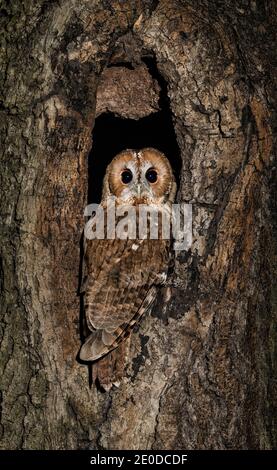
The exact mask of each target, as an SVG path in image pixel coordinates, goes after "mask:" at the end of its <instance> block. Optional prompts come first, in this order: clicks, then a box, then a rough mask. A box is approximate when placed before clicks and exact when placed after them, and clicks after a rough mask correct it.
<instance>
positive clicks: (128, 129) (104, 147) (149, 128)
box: [88, 57, 182, 203]
mask: <svg viewBox="0 0 277 470" xmlns="http://www.w3.org/2000/svg"><path fill="white" fill-rule="evenodd" d="M142 60H143V63H144V64H146V66H147V68H148V71H149V72H150V74H151V76H152V77H153V78H154V79H155V80H156V81H157V82H158V84H159V87H160V96H159V108H160V111H157V112H154V113H152V114H150V115H148V116H146V117H143V118H140V119H137V120H135V119H126V118H122V117H119V116H116V115H115V114H114V113H111V112H106V113H103V114H101V115H100V116H98V117H97V118H96V121H95V126H94V130H93V146H92V150H91V152H90V155H89V159H88V203H99V202H100V200H101V191H102V182H103V178H104V175H105V171H106V167H107V165H108V164H109V163H110V161H111V160H112V159H113V157H114V156H115V155H116V154H117V153H119V152H120V151H122V150H124V149H126V148H130V149H142V148H144V147H154V148H156V149H158V150H160V151H161V152H163V153H164V154H165V155H166V156H167V158H168V159H169V161H170V163H171V165H172V168H173V171H174V174H175V178H176V181H177V184H178V182H179V175H180V172H181V165H182V163H181V156H180V150H179V147H178V144H177V141H176V135H175V131H174V126H173V122H172V113H171V110H170V104H169V98H168V95H167V83H166V80H165V79H164V78H163V77H162V76H161V74H160V73H159V71H158V69H157V65H156V61H155V59H153V58H150V57H147V58H143V59H142ZM118 65H119V64H114V65H113V67H115V66H118ZM121 65H122V64H121V63H120V66H121ZM128 65H129V64H128ZM128 68H130V66H128ZM133 106H134V108H135V107H136V103H133Z"/></svg>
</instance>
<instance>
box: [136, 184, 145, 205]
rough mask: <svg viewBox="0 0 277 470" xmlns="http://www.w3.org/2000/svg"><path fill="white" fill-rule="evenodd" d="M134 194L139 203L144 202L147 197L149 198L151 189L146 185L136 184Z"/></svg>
mask: <svg viewBox="0 0 277 470" xmlns="http://www.w3.org/2000/svg"><path fill="white" fill-rule="evenodd" d="M134 193H135V198H136V199H137V201H143V200H144V199H145V197H147V196H149V189H148V188H147V186H146V185H145V184H144V183H136V185H135V186H134Z"/></svg>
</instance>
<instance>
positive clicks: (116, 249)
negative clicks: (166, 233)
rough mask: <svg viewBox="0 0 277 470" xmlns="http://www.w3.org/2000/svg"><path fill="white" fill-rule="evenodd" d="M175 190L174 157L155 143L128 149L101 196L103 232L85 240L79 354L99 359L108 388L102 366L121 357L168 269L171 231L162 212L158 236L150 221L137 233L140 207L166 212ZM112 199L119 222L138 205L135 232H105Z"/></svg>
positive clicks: (109, 172)
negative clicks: (83, 326)
mask: <svg viewBox="0 0 277 470" xmlns="http://www.w3.org/2000/svg"><path fill="white" fill-rule="evenodd" d="M175 193H176V183H175V180H174V176H173V172H172V169H171V166H170V163H169V161H168V160H167V158H166V157H165V156H164V155H163V154H162V153H161V152H159V151H158V150H155V149H153V148H146V149H143V150H140V151H135V150H125V151H123V152H121V153H120V154H118V155H117V156H116V157H115V158H114V159H113V160H112V162H111V163H110V164H109V166H108V167H107V170H106V175H105V178H104V183H103V193H102V200H101V207H102V208H103V212H104V215H105V224H104V226H105V233H104V238H103V239H99V238H93V239H86V240H85V249H84V282H83V292H84V294H85V295H84V306H85V317H86V322H87V327H88V330H89V335H88V337H87V338H86V340H85V342H84V344H83V345H82V348H81V351H80V358H81V360H83V361H96V362H94V367H96V369H95V370H96V373H94V378H95V379H96V378H98V380H99V381H100V382H101V383H102V385H103V387H104V388H105V389H109V388H110V386H111V385H112V383H113V382H115V381H116V380H115V379H114V377H113V378H112V377H110V378H108V379H107V377H106V376H105V374H106V372H105V373H102V375H101V367H103V368H104V369H105V368H107V364H109V365H111V363H112V362H113V363H115V362H120V358H117V359H116V361H115V359H114V355H115V354H116V353H117V354H119V355H122V354H123V352H122V346H123V344H125V340H126V338H127V337H128V336H129V335H130V333H131V331H132V329H133V327H134V326H135V325H136V324H137V323H138V321H139V320H140V318H141V316H142V315H143V314H144V313H145V312H147V311H148V310H149V309H150V307H151V305H152V303H153V301H154V299H155V297H156V293H157V289H158V287H159V286H161V285H163V284H164V282H165V279H166V274H167V270H168V264H169V257H170V245H171V241H170V237H163V236H162V231H161V218H160V217H159V218H158V236H156V238H155V239H152V238H151V234H150V228H149V226H148V225H147V230H146V235H145V234H143V233H140V234H139V233H138V225H139V223H140V222H139V220H138V219H139V216H140V215H141V213H139V208H140V207H145V206H148V207H150V208H155V209H156V210H157V211H158V213H159V215H161V214H165V213H166V214H167V215H168V214H170V212H171V205H172V202H173V200H174V197H175ZM113 201H114V204H115V209H116V210H118V209H122V213H121V215H120V216H118V215H116V216H115V224H116V223H117V222H118V221H119V220H122V216H123V215H125V209H126V207H129V206H131V207H133V208H135V214H136V219H135V226H136V227H135V235H134V232H133V231H132V230H131V232H132V233H131V234H130V230H129V233H127V235H125V238H124V236H123V237H122V236H121V235H119V234H120V233H121V232H120V231H118V232H116V233H115V238H114V239H113V238H112V237H111V238H107V233H106V230H107V225H108V223H109V222H107V215H108V210H109V204H111V203H113ZM141 205H142V206H141ZM165 220H168V219H165ZM156 225H157V223H156ZM91 227H93V225H92V226H91ZM94 228H95V227H94ZM128 228H129V229H130V226H128ZM91 230H92V228H91ZM119 237H120V238H119ZM88 238H90V237H88ZM116 348H117V349H116Z"/></svg>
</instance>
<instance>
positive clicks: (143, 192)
mask: <svg viewBox="0 0 277 470" xmlns="http://www.w3.org/2000/svg"><path fill="white" fill-rule="evenodd" d="M175 187H176V185H175V181H174V176H173V174H172V169H171V166H170V163H169V161H168V160H167V158H166V157H165V156H164V155H163V154H162V153H161V152H159V151H158V150H155V149H153V148H146V149H143V150H140V151H137V150H128V149H127V150H124V151H123V152H121V153H120V154H118V155H117V156H116V157H115V158H114V160H113V161H112V162H111V163H110V165H109V170H108V172H107V177H106V183H105V185H104V192H103V194H104V195H105V194H107V195H108V194H110V195H113V196H115V198H116V201H117V204H131V205H137V204H162V203H164V202H166V201H167V200H168V197H169V195H170V197H171V200H173V198H174V195H175V189H174V188H175ZM105 191H106V193H105ZM173 193H174V194H173Z"/></svg>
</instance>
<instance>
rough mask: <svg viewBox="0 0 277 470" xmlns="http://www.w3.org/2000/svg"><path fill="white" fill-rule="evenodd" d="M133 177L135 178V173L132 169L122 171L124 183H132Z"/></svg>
mask: <svg viewBox="0 0 277 470" xmlns="http://www.w3.org/2000/svg"><path fill="white" fill-rule="evenodd" d="M132 179H133V174H132V172H131V170H124V171H122V173H121V181H122V183H124V184H128V183H130V181H132Z"/></svg>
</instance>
